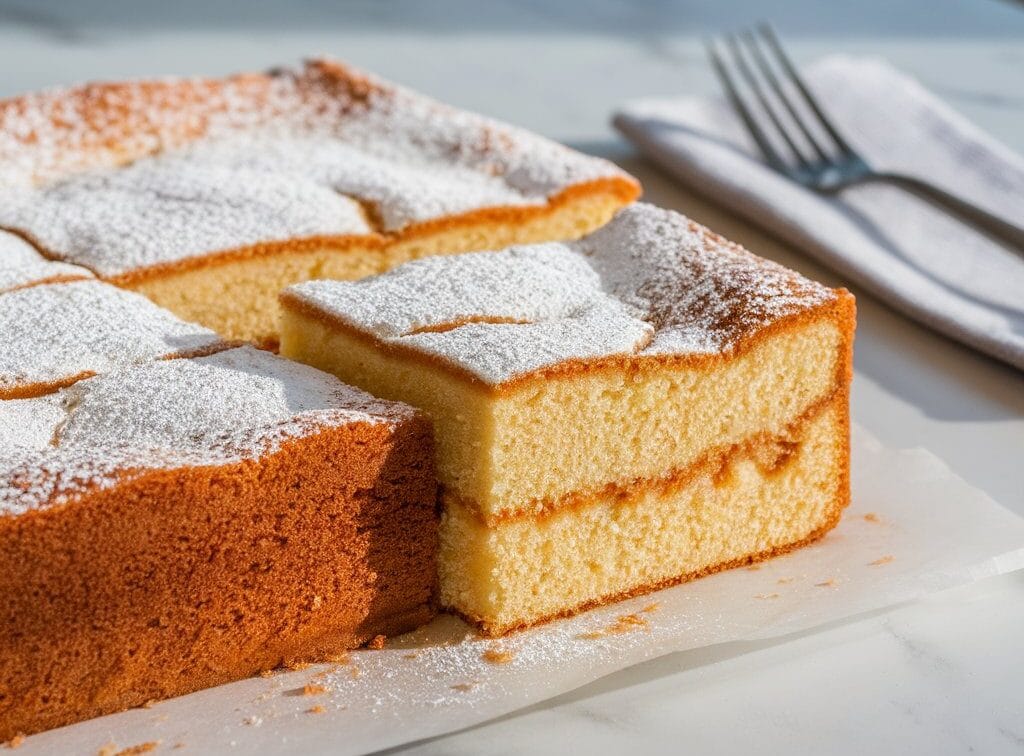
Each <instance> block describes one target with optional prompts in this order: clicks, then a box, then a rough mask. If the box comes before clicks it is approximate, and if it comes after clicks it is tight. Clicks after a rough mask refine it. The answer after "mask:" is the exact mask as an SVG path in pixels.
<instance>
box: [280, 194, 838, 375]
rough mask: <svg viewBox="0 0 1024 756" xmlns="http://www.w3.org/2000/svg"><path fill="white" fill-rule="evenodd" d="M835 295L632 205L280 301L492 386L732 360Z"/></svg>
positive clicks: (310, 285) (678, 218)
mask: <svg viewBox="0 0 1024 756" xmlns="http://www.w3.org/2000/svg"><path fill="white" fill-rule="evenodd" d="M835 297H836V293H835V292H834V291H833V290H832V289H830V288H828V287H826V286H823V285H821V284H818V283H815V282H813V281H810V280H808V279H806V278H804V277H803V276H801V275H799V274H798V273H795V272H794V271H791V270H788V269H787V268H784V267H782V266H781V265H778V264H776V263H773V262H770V261H768V260H764V259H761V258H759V257H756V256H755V255H753V254H751V253H750V252H748V251H746V250H745V249H743V248H742V247H740V246H739V245H737V244H734V243H732V242H729V241H726V240H725V239H723V238H722V237H720V236H717V235H716V234H713V233H712V232H710V231H708V230H707V229H706V228H704V227H703V226H700V225H698V224H697V223H694V222H693V221H691V220H689V219H688V218H686V217H684V216H682V215H680V214H678V213H674V212H672V211H669V210H663V209H660V208H656V207H653V206H651V205H646V204H636V205H632V206H630V207H627V208H625V209H623V210H621V211H620V212H619V213H618V215H616V217H615V218H614V219H613V220H612V221H611V222H610V223H609V224H608V225H607V226H605V227H604V228H601V229H599V230H597V231H595V232H594V233H592V234H590V235H589V236H586V237H584V238H582V239H580V240H579V241H575V242H567V243H546V244H535V245H526V246H515V247H509V248H507V249H504V250H500V251H497V252H478V253H473V254H469V255H458V256H453V257H434V258H426V259H423V260H418V261H415V262H411V263H407V264H405V265H402V266H399V267H398V268H395V269H394V270H392V271H389V272H388V273H384V274H382V275H379V276H375V277H372V278H367V279H363V280H361V281H353V282H348V281H307V282H305V283H302V284H297V285H296V286H293V287H291V288H289V289H288V290H287V293H286V294H285V296H284V299H285V301H288V300H297V301H298V302H301V303H305V304H307V305H311V306H313V307H314V308H316V309H318V310H320V311H322V312H324V313H326V314H328V315H329V316H331V317H334V318H336V319H338V320H340V321H341V322H343V323H346V324H347V325H349V326H350V327H353V328H355V329H357V330H359V331H362V332H364V333H368V334H370V335H372V336H374V337H376V338H377V339H380V340H382V341H384V342H388V343H392V344H396V345H401V346H404V347H409V348H412V349H414V350H417V351H421V352H425V353H427V354H429V355H432V356H434V357H437V358H440V359H441V360H442V361H444V362H447V363H449V364H452V365H454V366H456V367H458V368H460V369H462V370H463V371H465V372H467V373H469V374H470V375H472V376H473V377H475V378H477V379H479V380H482V381H483V382H485V383H488V384H492V385H498V384H501V383H505V382H508V381H512V380H515V379H517V378H519V377H522V376H524V375H526V374H529V373H532V372H535V371H541V370H545V369H550V368H554V367H556V366H558V365H560V364H563V363H577V362H581V361H582V362H586V361H592V360H599V359H604V358H608V357H616V356H636V357H641V358H642V357H652V358H662V357H665V356H684V357H685V356H691V355H714V354H723V353H729V352H730V351H731V350H733V349H735V348H736V347H737V346H738V345H739V344H740V343H741V342H742V341H743V340H744V339H745V338H747V337H748V336H750V335H752V334H754V333H756V332H757V331H759V330H761V329H763V328H766V327H768V326H770V325H771V324H773V323H775V322H777V321H779V320H781V319H782V318H786V317H788V316H791V315H795V314H797V313H800V312H804V311H807V310H810V309H813V308H815V307H818V306H820V305H822V304H825V303H827V302H830V301H833V300H834V299H835Z"/></svg>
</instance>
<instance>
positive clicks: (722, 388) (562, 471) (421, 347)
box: [281, 206, 853, 522]
mask: <svg viewBox="0 0 1024 756" xmlns="http://www.w3.org/2000/svg"><path fill="white" fill-rule="evenodd" d="M662 226H664V227H666V230H663V231H661V232H660V233H661V234H662V235H663V236H664V237H665V238H663V239H660V238H659V239H656V241H655V242H654V243H653V244H654V248H653V249H647V251H646V252H644V250H643V245H644V243H645V242H647V240H648V238H649V237H650V236H653V235H656V234H657V233H658V231H657V229H659V228H661V227H662ZM703 234H704V232H703V231H699V230H698V231H695V230H693V229H692V228H691V227H690V225H689V222H688V221H686V220H685V219H683V218H682V217H681V216H678V215H675V214H672V213H668V212H667V211H660V210H656V209H655V208H649V207H647V206H636V207H635V208H631V209H629V210H626V211H623V212H622V213H621V214H620V215H619V216H618V217H617V218H616V220H614V221H613V222H612V223H611V224H610V226H608V227H606V229H602V230H601V231H598V232H596V233H595V234H592V235H591V236H590V237H586V238H584V239H583V240H582V241H580V242H576V243H569V244H543V245H534V246H529V247H513V248H510V249H507V250H504V251H501V252H497V253H480V254H475V255H462V256H458V257H455V258H434V259H431V260H423V261H419V262H416V263H412V264H408V265H405V266H402V267H401V268H398V269H396V270H394V271H392V272H390V273H388V274H385V275H383V276H380V277H377V278H372V279H367V280H364V281H360V282H355V283H344V282H328V281H314V282H309V283H306V284H300V285H298V286H296V287H294V288H292V289H290V290H288V291H286V292H285V293H284V294H283V296H282V301H283V303H284V307H285V312H284V319H283V323H282V336H283V340H282V345H281V348H282V353H283V354H285V355H286V356H290V357H293V358H294V359H298V360H300V361H303V362H308V363H309V364H313V365H316V366H318V367H321V368H323V369H325V370H328V371H329V372H332V373H335V374H336V375H339V376H340V377H342V379H343V380H345V381H346V382H349V383H352V384H354V385H359V386H362V387H365V388H367V390H370V391H371V392H373V393H375V394H377V395H380V396H385V397H389V398H396V399H401V400H403V401H407V402H409V403H410V404H413V405H414V406H419V407H421V408H423V409H425V410H426V411H427V413H428V414H429V415H430V416H431V417H432V418H433V420H434V423H435V427H436V429H437V444H438V468H439V475H440V477H441V481H442V483H443V484H444V486H445V489H446V491H447V493H448V495H449V496H453V497H456V498H458V499H460V500H462V501H463V502H464V503H465V504H466V505H467V506H470V507H473V508H475V509H476V510H477V511H478V512H479V514H480V516H481V517H483V518H484V519H485V520H486V521H488V522H492V521H495V520H497V519H500V518H502V517H507V516H512V515H515V514H519V513H528V512H541V511H544V510H546V509H549V508H557V507H559V506H562V505H565V504H569V503H571V502H572V501H574V500H575V499H578V498H579V497H587V496H592V495H595V494H597V493H600V492H603V491H605V490H606V489H608V488H609V487H628V486H630V485H632V484H634V483H635V482H639V481H652V480H662V479H666V478H671V477H672V476H673V475H675V474H677V473H679V472H680V471H683V470H686V469H688V468H689V467H690V466H692V465H693V464H695V463H697V462H698V461H699V460H700V459H701V458H702V457H703V456H704V455H706V454H709V453H711V452H713V451H714V450H716V449H719V448H721V447H723V446H729V445H732V444H738V443H743V442H745V441H746V440H747V439H749V438H750V437H752V436H755V435H758V434H763V433H769V434H774V435H777V434H780V433H782V432H784V430H785V429H786V428H787V427H788V426H789V424H791V423H792V422H794V421H796V420H797V419H798V418H799V417H801V416H802V415H803V414H804V413H806V412H807V411H808V410H809V409H810V408H812V407H815V406H819V405H821V404H822V403H824V402H826V401H828V400H829V398H831V397H832V396H833V395H834V394H835V393H836V392H838V391H840V390H842V387H843V386H844V385H845V384H846V382H848V370H849V365H848V363H849V353H850V347H851V344H850V341H851V338H852V326H853V311H852V297H849V295H847V294H845V293H842V292H833V291H832V290H830V289H827V288H826V287H823V286H819V285H817V284H813V283H811V282H810V281H807V280H806V279H802V278H801V277H799V276H798V275H797V274H795V273H792V272H789V271H785V270H784V269H781V268H779V267H778V266H773V265H772V264H770V263H767V262H766V261H761V260H759V259H757V258H754V257H753V256H752V255H749V253H746V252H745V251H741V250H736V249H733V248H731V247H727V248H726V249H725V250H724V251H723V250H722V248H721V244H722V243H721V242H717V241H716V240H713V239H712V240H710V241H709V240H707V239H705V237H704V235H703ZM658 245H664V247H665V248H667V250H668V251H665V249H661V251H659V247H658ZM687 245H688V246H687ZM597 247H600V251H599V253H590V252H589V250H591V249H595V248H597ZM680 248H681V249H682V253H681V254H680V253H679V251H680ZM673 250H674V251H675V254H672V251H673ZM644 254H646V255H647V257H646V259H645V258H644V257H642V255H644ZM702 254H703V255H706V256H711V257H714V256H716V255H717V256H719V257H720V258H722V259H720V260H719V262H718V265H717V266H715V265H713V264H711V265H707V270H703V271H702V270H698V271H693V270H692V269H688V268H687V263H688V262H691V261H692V260H693V258H696V257H698V256H700V255H702ZM702 264H703V263H702ZM633 266H635V268H636V270H635V271H634V272H633V273H628V275H635V278H636V280H623V279H624V278H625V276H626V275H627V272H623V271H622V270H620V268H621V267H626V268H631V267H633ZM690 274H695V276H696V277H694V276H691V275H690ZM687 277H689V279H691V280H683V279H685V278H687ZM658 287H661V289H660V290H658ZM794 287H801V288H800V289H798V290H797V294H799V296H798V295H797V294H794V293H793V289H794ZM637 292H642V293H641V294H639V295H638V294H637ZM645 296H646V299H645ZM666 303H671V305H672V306H674V307H676V311H675V312H668V313H665V312H664V311H663V310H664V309H665V305H666ZM659 308H660V310H659ZM742 308H746V309H745V310H743V309H742ZM737 309H739V310H740V311H739V312H738V313H737ZM659 318H661V320H659ZM453 326H454V327H453Z"/></svg>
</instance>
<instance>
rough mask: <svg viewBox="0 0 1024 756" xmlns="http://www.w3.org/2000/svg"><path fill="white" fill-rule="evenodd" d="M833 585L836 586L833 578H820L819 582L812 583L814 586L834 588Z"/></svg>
mask: <svg viewBox="0 0 1024 756" xmlns="http://www.w3.org/2000/svg"><path fill="white" fill-rule="evenodd" d="M835 586H836V579H835V578H829V579H828V580H822V581H821V582H820V583H815V584H814V587H815V588H835Z"/></svg>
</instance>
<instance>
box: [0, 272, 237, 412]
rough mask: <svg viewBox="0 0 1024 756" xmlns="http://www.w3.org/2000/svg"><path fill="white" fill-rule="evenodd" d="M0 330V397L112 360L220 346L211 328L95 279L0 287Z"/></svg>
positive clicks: (77, 375)
mask: <svg viewBox="0 0 1024 756" xmlns="http://www.w3.org/2000/svg"><path fill="white" fill-rule="evenodd" d="M0 276H2V272H0ZM0 334H3V339H4V341H3V345H2V347H0V399H14V398H25V397H31V396H39V395H41V394H45V393H48V392H50V391H53V390H54V389H56V388H59V387H61V386H67V385H70V384H71V383H74V382H75V381H77V380H79V379H81V378H84V377H87V376H89V375H94V374H96V373H103V372H107V371H109V370H112V369H115V368H118V367H124V366H128V365H131V364H134V363H138V362H147V361H150V360H158V359H167V358H171V357H181V356H188V355H197V354H204V353H208V352H211V351H216V350H218V349H223V348H224V347H225V346H226V344H225V342H224V341H223V340H222V339H221V338H220V337H219V336H218V335H217V334H215V333H214V332H213V331H211V330H209V329H207V328H203V327H201V326H198V325H195V324H193V323H186V322H184V321H182V320H179V319H178V318H177V317H175V316H174V315H172V314H171V313H170V312H168V311H167V310H164V309H163V308H161V307H157V306H156V305H154V304H153V303H152V302H150V301H149V300H148V299H146V298H145V297H143V296H141V295H139V294H135V293H134V292H130V291H124V290H123V289H119V288H118V287H116V286H111V285H110V284H107V283H103V282H102V281H97V280H95V279H93V280H77V281H70V282H62V283H39V284H36V285H30V286H23V287H21V288H15V289H13V290H11V291H7V292H4V293H0Z"/></svg>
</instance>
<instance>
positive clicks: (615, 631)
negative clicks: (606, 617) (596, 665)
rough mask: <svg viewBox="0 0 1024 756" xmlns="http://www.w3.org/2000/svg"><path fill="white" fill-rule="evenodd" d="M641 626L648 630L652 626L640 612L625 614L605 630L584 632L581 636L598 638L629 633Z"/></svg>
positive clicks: (591, 638) (586, 638) (588, 638)
mask: <svg viewBox="0 0 1024 756" xmlns="http://www.w3.org/2000/svg"><path fill="white" fill-rule="evenodd" d="M640 628H642V629H644V630H647V629H648V628H650V624H649V623H648V622H647V620H645V619H644V618H643V617H641V616H640V615H638V614H623V615H622V616H621V617H619V618H618V619H617V620H615V622H613V623H612V624H610V625H609V626H608V627H606V628H605V629H604V630H597V631H595V632H592V633H583V634H582V635H580V636H579V637H580V638H583V639H585V640H596V639H598V638H604V637H606V636H608V635H622V634H623V633H628V632H631V631H633V630H636V629H640Z"/></svg>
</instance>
